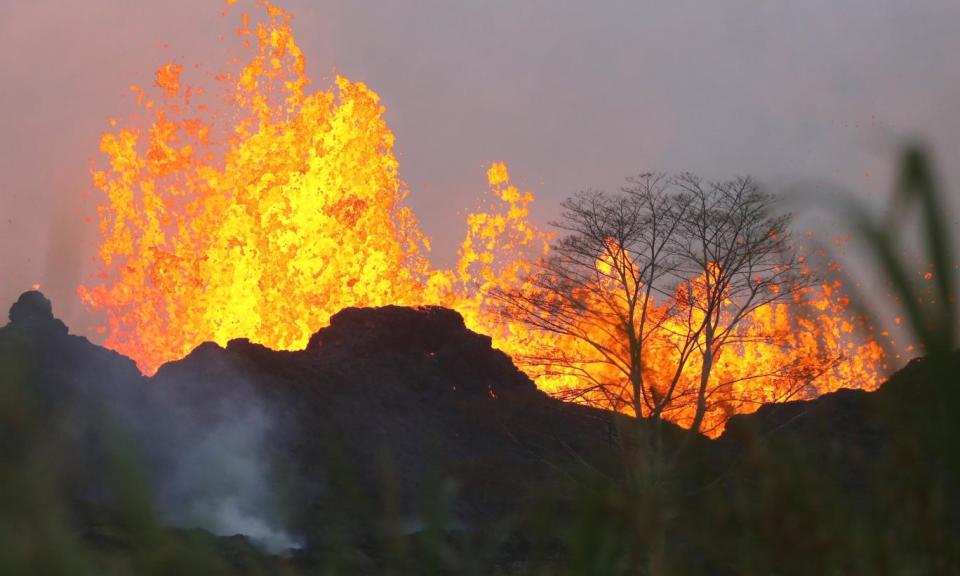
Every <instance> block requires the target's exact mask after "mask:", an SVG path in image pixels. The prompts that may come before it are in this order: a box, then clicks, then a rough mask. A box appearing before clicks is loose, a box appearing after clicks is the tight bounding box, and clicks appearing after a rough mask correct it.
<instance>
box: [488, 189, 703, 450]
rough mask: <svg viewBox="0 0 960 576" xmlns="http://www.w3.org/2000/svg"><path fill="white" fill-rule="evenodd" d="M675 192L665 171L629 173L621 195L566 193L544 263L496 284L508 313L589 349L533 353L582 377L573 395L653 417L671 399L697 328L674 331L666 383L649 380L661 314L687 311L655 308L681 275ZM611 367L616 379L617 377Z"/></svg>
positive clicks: (679, 202) (679, 209)
mask: <svg viewBox="0 0 960 576" xmlns="http://www.w3.org/2000/svg"><path fill="white" fill-rule="evenodd" d="M671 190H672V189H671V180H670V179H669V178H667V177H666V176H664V175H662V174H642V175H639V176H636V177H632V178H629V179H628V185H627V186H625V187H624V188H623V189H622V193H621V194H618V195H608V194H605V193H602V192H596V191H590V192H583V193H581V194H578V195H576V196H574V197H572V198H569V199H568V200H567V201H565V202H564V204H563V208H564V211H563V213H562V216H561V220H560V221H559V222H554V223H552V225H553V226H555V227H556V228H558V229H559V230H562V231H563V232H565V233H566V235H565V236H563V237H562V238H561V239H560V240H559V241H558V242H557V243H555V244H554V246H553V247H552V249H551V252H550V254H549V256H548V257H546V258H545V259H543V260H541V261H540V262H539V264H538V268H537V269H536V271H535V272H534V273H533V274H532V275H531V276H530V277H529V278H528V279H527V280H528V281H527V283H526V286H525V287H524V289H521V290H512V291H509V292H507V291H497V292H494V296H495V297H497V298H498V299H499V300H500V301H502V302H503V303H504V304H505V305H506V306H505V308H506V312H507V313H508V314H510V315H511V316H513V317H515V318H518V319H521V320H523V321H524V322H526V323H528V324H530V325H532V326H533V327H535V328H537V329H540V330H546V331H549V332H554V333H557V334H560V335H563V336H567V337H571V338H573V339H576V340H577V341H579V342H582V343H584V344H586V345H587V348H588V349H589V350H590V351H592V352H593V354H592V355H591V356H590V357H589V358H584V357H583V356H580V355H571V354H570V353H569V351H566V350H551V351H548V352H547V353H546V354H545V355H544V356H543V357H540V358H536V359H533V360H534V361H535V362H538V363H540V364H545V365H551V366H553V367H554V369H557V367H559V369H560V370H561V371H564V372H565V373H568V374H570V373H572V374H575V375H576V376H577V377H578V378H580V379H581V381H582V382H584V385H583V386H581V387H578V388H575V389H573V390H571V391H570V392H571V393H570V395H569V396H568V397H569V398H573V399H581V400H582V399H591V398H597V397H599V398H600V399H601V402H602V403H603V404H604V406H605V407H609V408H614V409H617V410H621V411H623V410H624V409H625V408H627V407H629V409H630V410H631V411H632V412H633V413H634V414H635V415H637V416H641V417H649V418H653V419H656V420H659V419H660V418H661V417H662V415H663V412H664V410H665V409H666V408H667V407H669V406H670V404H671V400H672V398H673V395H674V392H675V390H676V386H677V383H678V382H679V381H680V378H681V376H682V371H683V366H684V364H685V363H686V360H687V359H688V358H689V357H690V355H691V354H692V353H693V352H694V351H695V349H696V346H695V344H696V341H697V338H698V335H699V334H698V329H697V328H696V327H693V329H692V330H690V331H689V332H688V333H686V334H685V335H684V337H682V338H680V339H679V340H677V339H674V341H676V342H678V351H677V352H678V355H679V358H680V360H679V361H678V363H677V367H676V370H675V373H674V375H673V377H672V378H671V379H670V381H669V382H666V383H664V382H651V381H649V380H648V378H647V372H648V371H647V370H646V366H645V362H646V356H645V354H646V353H647V351H648V349H649V346H648V343H649V341H650V340H651V339H652V338H654V337H655V335H656V334H657V333H658V332H660V331H662V330H663V329H664V323H665V322H667V321H668V320H670V319H672V318H674V317H675V316H676V315H677V314H678V313H683V312H685V311H683V310H681V309H680V307H678V306H676V305H675V303H674V304H671V305H667V306H662V305H661V306H659V307H658V306H657V305H656V304H655V302H654V299H655V296H656V295H657V294H658V293H659V292H660V291H662V290H663V284H664V282H667V281H671V279H672V278H673V277H674V276H675V274H676V273H677V265H678V262H679V259H678V258H677V255H676V248H675V246H676V245H677V243H678V240H677V239H676V238H675V236H676V234H677V233H678V231H679V230H680V229H681V228H680V227H681V225H682V224H683V222H684V221H685V220H684V219H685V218H686V217H687V215H686V206H685V205H684V204H683V199H681V198H679V197H678V196H677V195H676V194H673V193H672V192H671ZM686 312H688V311H686ZM686 325H688V326H690V325H691V323H690V322H687V323H686ZM527 360H528V361H530V360H531V359H527ZM598 365H599V366H600V367H606V368H608V369H606V370H604V369H599V370H598V369H597V367H598ZM611 373H612V374H614V375H616V376H617V377H616V378H613V379H611V377H610V375H611ZM657 444H658V445H659V439H658V441H657Z"/></svg>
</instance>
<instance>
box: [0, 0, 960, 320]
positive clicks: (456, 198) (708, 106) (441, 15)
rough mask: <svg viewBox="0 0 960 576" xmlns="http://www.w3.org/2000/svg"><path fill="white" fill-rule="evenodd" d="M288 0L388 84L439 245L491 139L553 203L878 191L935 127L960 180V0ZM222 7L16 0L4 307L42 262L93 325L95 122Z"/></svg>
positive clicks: (546, 206) (56, 295)
mask: <svg viewBox="0 0 960 576" xmlns="http://www.w3.org/2000/svg"><path fill="white" fill-rule="evenodd" d="M243 1H247V2H248V0H243ZM280 4H281V5H282V6H283V7H285V8H287V9H288V10H289V11H290V12H292V13H293V14H294V15H295V16H296V19H295V21H294V27H295V30H296V32H297V38H298V41H299V42H300V44H301V47H302V48H303V49H304V51H305V53H306V56H307V64H308V69H309V72H310V74H311V75H312V76H313V78H314V79H315V83H316V84H318V85H321V86H325V85H326V82H325V81H324V80H321V78H322V77H324V76H326V77H329V76H330V74H331V72H332V71H333V70H334V69H335V70H336V71H338V72H340V73H343V74H345V75H346V76H348V77H350V78H351V79H354V80H362V81H364V82H366V83H367V84H369V85H370V86H371V87H372V88H373V89H374V90H376V91H377V92H378V93H379V94H380V95H381V97H382V98H383V102H384V103H385V105H386V106H387V120H388V122H389V124H390V125H391V127H392V129H393V131H394V133H395V134H396V136H397V145H396V149H397V152H398V154H399V157H400V163H401V176H402V177H403V178H404V179H405V180H406V181H407V182H408V184H409V186H410V188H411V191H412V192H411V196H410V199H409V202H410V204H411V205H412V206H413V207H414V209H415V211H416V212H417V214H418V217H419V219H420V221H421V225H422V227H423V228H424V230H425V231H426V232H427V234H428V235H429V236H430V237H431V238H432V240H433V243H434V246H435V252H436V261H437V262H438V263H441V264H444V263H449V262H450V261H451V259H452V256H453V254H454V251H455V246H456V244H457V243H458V242H459V240H460V239H461V236H462V232H463V218H464V215H465V213H466V212H467V211H468V210H470V209H471V208H473V207H475V206H476V205H477V204H478V201H479V199H480V198H481V195H482V194H483V193H484V191H485V167H486V166H487V164H489V162H491V161H494V160H504V161H506V162H507V163H508V165H509V166H510V170H511V175H512V176H513V177H514V180H515V181H516V182H517V183H519V184H520V185H522V186H523V187H525V188H528V189H531V190H533V191H534V192H535V194H536V195H537V203H536V206H535V207H534V213H535V217H536V218H537V219H539V220H541V221H546V220H548V219H549V218H551V217H552V216H553V215H554V214H555V211H556V207H557V204H558V203H559V201H560V200H562V199H563V197H565V196H567V195H569V194H571V193H573V192H575V191H577V190H578V189H582V188H586V187H595V188H607V189H610V188H614V187H616V186H617V185H619V183H620V182H621V181H622V179H623V177H624V176H626V175H627V174H631V173H635V172H638V171H641V170H693V171H695V172H699V173H701V174H703V175H705V176H710V177H723V176H731V175H735V174H752V175H755V176H757V177H759V178H761V179H762V180H764V181H766V182H769V183H771V184H773V185H777V186H782V185H785V184H789V183H791V182H796V181H799V180H804V179H816V180H824V181H831V182H835V183H838V184H842V185H845V186H847V187H850V188H853V189H856V190H858V191H861V193H863V194H868V195H872V196H876V197H880V196H882V195H883V194H885V193H886V192H887V183H888V180H889V170H890V167H891V165H892V164H891V159H892V155H893V152H894V150H895V144H896V142H897V138H898V137H901V136H921V137H923V138H924V139H926V140H927V141H928V142H929V143H930V144H931V145H932V146H933V148H934V150H935V151H936V152H937V154H938V158H937V159H938V160H939V165H940V167H941V168H942V169H943V170H942V171H943V173H944V175H945V176H946V177H947V180H948V181H949V182H953V183H954V184H955V185H957V186H960V162H958V152H960V64H958V62H960V60H958V55H960V34H958V33H957V30H958V29H960V2H957V1H956V0H927V1H909V2H908V1H903V0H899V1H895V0H841V1H837V0H832V1H828V0H803V1H792V2H775V1H769V0H764V1H760V0H756V1H752V2H748V1H745V0H725V1H723V2H716V1H702V2H693V1H688V0H671V1H669V2H666V1H663V2H639V1H633V2H628V1H609V2H568V1H557V0H536V1H523V2H521V1H517V0H512V1H511V0H490V1H483V2H481V1H475V2H467V1H457V2H454V1H445V2H442V1H439V0H433V1H430V0H412V1H395V2H387V1H372V0H352V1H349V2H348V1H339V2H338V1H326V0H322V1H321V0H315V1H310V0H288V1H285V2H284V1H281V2H280ZM222 8H223V3H222V2H219V1H217V0H209V1H207V2H200V1H197V0H164V1H163V2H160V1H155V2H146V1H140V0H138V1H128V0H86V1H83V2H80V1H72V2H67V1H62V0H60V1H55V0H33V1H30V2H26V1H14V0H0V79H2V88H0V178H2V180H0V182H2V183H0V306H2V305H3V304H2V303H4V302H12V301H13V300H14V298H15V297H16V295H17V294H18V293H19V292H21V291H23V290H25V289H27V288H29V286H30V285H31V284H33V283H34V282H39V283H41V284H42V286H43V289H44V291H45V292H47V293H48V295H49V296H51V297H52V298H53V300H54V302H55V305H56V306H57V309H58V313H59V314H60V315H61V316H62V317H64V318H65V319H66V320H67V321H68V323H69V324H70V325H71V326H72V327H74V329H75V331H82V329H83V328H84V327H86V326H89V325H90V321H89V319H88V317H87V314H86V313H85V312H84V311H83V310H82V309H81V308H80V306H79V303H78V301H77V298H76V296H75V294H74V289H75V287H76V285H77V284H78V283H79V282H80V281H81V280H82V279H83V278H84V277H85V275H88V274H89V273H90V271H91V270H92V269H93V266H92V265H91V263H90V259H91V257H92V254H93V226H90V225H85V224H84V223H83V216H84V214H89V213H90V212H91V211H92V207H93V202H92V201H91V200H84V197H83V195H84V193H85V192H88V191H89V188H90V184H89V177H88V174H87V169H88V165H89V161H90V160H91V159H92V158H94V157H95V156H96V147H97V144H98V138H99V133H100V132H101V131H102V130H103V129H105V128H106V121H107V119H108V118H110V117H112V116H123V115H124V114H125V113H127V112H129V111H130V110H131V107H130V106H131V103H130V98H129V94H128V92H127V86H128V85H130V84H141V85H149V84H151V83H152V74H153V70H154V69H155V68H156V67H157V66H159V65H160V64H163V63H164V62H166V61H169V60H171V59H175V60H177V61H180V62H184V63H188V64H189V63H194V62H199V63H201V64H204V65H207V66H209V67H212V68H214V67H216V63H217V62H218V61H219V57H220V56H221V55H222V53H223V49H222V46H221V45H220V43H219V41H218V37H219V35H220V34H229V33H230V31H231V30H233V28H234V27H235V26H236V18H237V13H238V12H239V11H238V10H237V9H236V8H237V7H234V9H232V11H231V13H230V15H229V16H228V17H227V18H226V19H225V18H223V17H221V16H220V11H221V10H222ZM165 44H169V48H164V45H165ZM954 190H957V188H956V186H955V187H954Z"/></svg>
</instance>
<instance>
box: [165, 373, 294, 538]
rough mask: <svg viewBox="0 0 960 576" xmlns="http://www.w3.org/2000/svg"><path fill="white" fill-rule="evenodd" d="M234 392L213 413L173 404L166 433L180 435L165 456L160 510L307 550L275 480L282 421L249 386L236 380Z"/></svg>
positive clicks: (194, 524) (223, 532)
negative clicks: (287, 522)
mask: <svg viewBox="0 0 960 576" xmlns="http://www.w3.org/2000/svg"><path fill="white" fill-rule="evenodd" d="M228 394H229V395H228V396H227V397H225V398H220V399H218V400H217V401H216V402H215V404H214V406H213V407H212V410H203V409H201V410H196V409H194V408H193V407H191V406H183V405H179V404H168V406H167V414H166V417H167V422H166V425H167V426H166V427H165V428H164V429H165V430H174V431H176V438H175V442H173V443H172V444H167V445H166V446H165V447H166V448H168V449H171V450H172V451H173V453H172V454H168V455H162V456H165V460H166V461H167V462H168V464H169V466H168V467H167V472H166V474H163V475H161V476H160V483H159V486H157V488H158V506H159V507H160V513H161V515H162V516H163V517H164V519H165V520H166V521H167V522H169V523H170V524H171V525H174V526H179V527H183V528H203V529H205V530H208V531H210V532H212V533H213V534H216V535H218V536H232V535H236V534H240V535H243V536H246V537H247V538H249V539H250V540H251V541H253V542H255V543H256V544H258V545H259V546H260V547H262V548H263V549H265V550H266V551H268V552H271V553H280V552H284V551H288V550H290V549H292V548H300V547H302V543H301V541H300V540H299V539H297V538H295V537H294V536H293V535H292V534H290V533H289V532H288V531H287V530H286V528H285V526H284V519H283V514H282V506H281V498H280V494H279V493H278V491H277V490H276V485H277V484H276V482H274V481H273V480H274V476H275V470H274V466H273V465H272V463H271V457H270V456H271V452H276V451H277V448H276V447H275V446H274V443H273V442H272V440H274V439H275V438H276V437H277V435H276V434H275V430H276V422H277V421H276V418H275V417H274V414H272V413H271V410H270V407H269V406H267V405H266V404H264V402H263V401H262V400H261V399H260V398H258V397H257V396H256V395H255V394H254V393H253V392H252V391H251V390H250V389H249V387H247V386H246V385H243V384H242V383H236V382H235V383H234V386H233V387H231V388H230V391H229V392H228Z"/></svg>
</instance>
